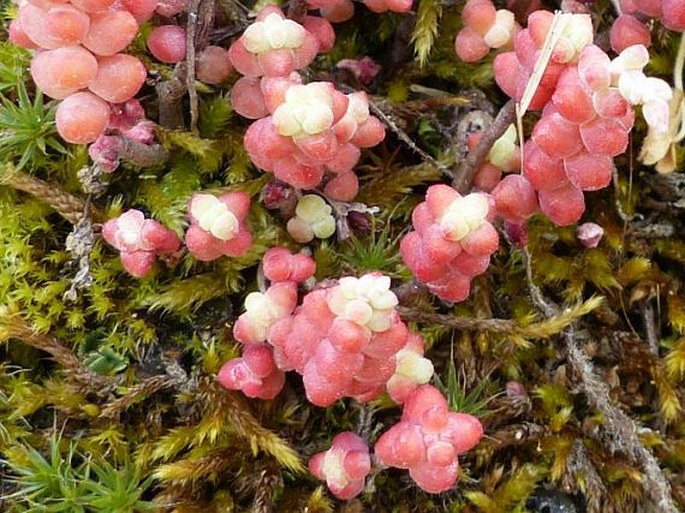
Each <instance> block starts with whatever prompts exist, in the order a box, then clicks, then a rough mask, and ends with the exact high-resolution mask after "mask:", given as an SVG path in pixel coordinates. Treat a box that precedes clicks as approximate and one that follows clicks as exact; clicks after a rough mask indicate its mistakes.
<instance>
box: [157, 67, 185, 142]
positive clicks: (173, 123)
mask: <svg viewBox="0 0 685 513" xmlns="http://www.w3.org/2000/svg"><path fill="white" fill-rule="evenodd" d="M185 77H186V64H185V62H180V63H178V64H177V65H176V68H175V69H174V73H173V75H172V76H171V78H169V80H165V81H163V82H159V83H158V84H157V86H156V87H155V89H156V91H157V98H158V99H159V124H160V125H161V126H163V127H164V128H168V129H170V130H178V129H182V128H183V109H182V107H183V104H182V100H183V95H185V94H186V91H187V86H186V78H185Z"/></svg>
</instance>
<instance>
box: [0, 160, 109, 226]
mask: <svg viewBox="0 0 685 513" xmlns="http://www.w3.org/2000/svg"><path fill="white" fill-rule="evenodd" d="M0 183H2V184H4V185H8V186H9V187H12V188H14V189H17V190H19V191H22V192H25V193H27V194H30V195H31V196H33V197H35V198H36V199H39V200H41V201H43V202H45V203H47V204H48V205H50V206H51V207H52V208H54V209H55V211H56V212H57V213H58V214H59V215H61V216H62V217H63V218H64V219H66V220H67V221H69V222H70V223H72V224H76V223H78V222H79V220H80V219H81V218H82V217H83V215H84V212H85V202H84V201H83V200H81V199H80V198H77V197H76V196H74V195H73V194H70V193H68V192H66V191H63V190H62V189H60V188H59V187H57V186H55V185H51V184H49V183H48V182H46V181H44V180H41V179H40V178H36V177H35V176H31V175H29V174H27V173H24V172H22V171H14V170H7V171H6V173H5V176H4V177H3V178H2V180H1V181H0ZM91 214H92V215H93V217H94V218H102V214H101V213H99V212H97V211H95V210H93V209H92V207H91Z"/></svg>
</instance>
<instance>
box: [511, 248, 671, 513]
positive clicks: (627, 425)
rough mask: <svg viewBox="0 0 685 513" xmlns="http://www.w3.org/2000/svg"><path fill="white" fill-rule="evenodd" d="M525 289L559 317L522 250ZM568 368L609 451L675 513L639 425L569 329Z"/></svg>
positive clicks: (662, 506)
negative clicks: (621, 455) (596, 415)
mask: <svg viewBox="0 0 685 513" xmlns="http://www.w3.org/2000/svg"><path fill="white" fill-rule="evenodd" d="M524 258H525V262H526V275H527V279H528V288H529V291H530V295H531V298H532V299H533V302H534V303H535V305H536V306H537V307H538V309H539V310H541V311H542V312H543V313H544V314H545V315H546V316H548V317H552V316H555V315H559V311H560V309H559V306H558V305H556V304H555V303H554V302H553V301H551V300H550V299H548V298H546V297H544V296H543V294H542V292H541V291H540V289H539V288H538V287H537V286H536V285H535V283H534V282H533V279H532V276H533V271H532V266H531V258H530V254H529V253H528V252H527V251H525V250H524ZM563 339H564V342H565V344H566V351H567V359H568V363H569V367H570V368H571V369H572V370H573V371H574V373H575V374H576V375H577V376H578V377H579V381H580V383H579V388H580V390H581V391H582V392H583V393H584V394H585V396H586V397H587V399H588V402H589V403H590V405H591V406H592V407H593V408H595V409H596V410H597V411H599V412H600V413H601V414H602V415H603V417H604V419H605V424H604V429H605V431H606V433H607V435H608V438H609V440H608V443H609V448H610V450H611V451H612V452H618V451H621V452H625V453H626V454H627V455H628V456H629V457H630V459H631V460H633V461H634V462H635V463H636V464H637V465H639V466H640V467H641V470H642V472H643V473H644V474H645V479H643V480H642V482H643V483H644V489H645V493H646V494H647V496H648V497H649V498H650V500H651V501H652V502H654V504H655V505H656V507H657V511H661V512H663V513H677V512H678V509H677V508H676V506H675V504H674V502H673V498H672V496H671V487H670V484H669V482H668V480H667V479H666V476H665V475H664V473H663V472H662V471H661V468H659V463H658V461H657V460H656V458H655V457H654V455H653V454H652V453H651V452H649V451H648V450H647V449H646V448H645V446H644V445H642V442H641V441H640V438H639V437H638V435H637V433H638V426H637V425H636V424H635V422H634V421H633V419H631V418H630V417H629V416H628V415H627V414H626V413H624V412H623V410H621V409H620V408H619V407H617V406H616V405H615V404H614V403H613V402H612V401H611V396H610V395H609V386H608V385H607V383H606V382H605V381H604V380H602V379H601V377H599V376H598V375H597V373H596V372H595V368H594V365H593V364H592V360H591V359H590V357H589V356H588V354H587V353H586V352H585V350H584V349H583V348H581V347H580V345H579V343H578V340H577V337H576V332H575V329H574V328H573V327H572V326H570V327H568V328H567V329H566V330H565V331H564V335H563Z"/></svg>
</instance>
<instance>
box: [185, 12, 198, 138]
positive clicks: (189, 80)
mask: <svg viewBox="0 0 685 513" xmlns="http://www.w3.org/2000/svg"><path fill="white" fill-rule="evenodd" d="M200 2H201V0H190V3H189V4H188V23H187V24H186V89H187V90H188V98H189V99H190V130H191V131H192V132H193V133H197V119H198V111H199V99H198V96H197V89H195V33H196V31H197V25H198V15H197V13H198V10H199V8H200Z"/></svg>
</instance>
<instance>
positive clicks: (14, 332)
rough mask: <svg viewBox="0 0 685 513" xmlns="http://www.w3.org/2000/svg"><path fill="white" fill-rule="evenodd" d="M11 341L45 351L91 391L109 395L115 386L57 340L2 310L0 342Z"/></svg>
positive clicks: (0, 311) (0, 314)
mask: <svg viewBox="0 0 685 513" xmlns="http://www.w3.org/2000/svg"><path fill="white" fill-rule="evenodd" d="M9 339H16V340H20V341H21V342H23V343H25V344H28V345H30V346H32V347H35V348H36V349H40V350H41V351H45V352H46V353H48V354H49V355H50V356H52V359H53V360H55V361H56V362H57V363H58V364H60V365H61V366H62V367H64V369H65V370H66V371H67V373H68V375H69V376H70V377H72V378H74V379H75V380H76V381H79V382H80V383H82V384H84V385H87V386H88V387H89V389H90V391H92V392H95V393H98V394H102V393H108V392H109V390H111V388H112V386H113V385H114V383H113V381H112V380H110V379H108V378H105V377H103V376H99V375H97V374H94V373H93V372H91V371H90V370H89V369H88V368H87V367H86V366H85V365H83V363H81V360H79V359H78V357H77V356H76V355H75V354H74V352H73V351H72V350H71V349H69V348H68V347H66V346H65V345H63V344H61V343H60V342H59V341H58V340H57V339H55V338H52V337H51V336H49V335H45V334H42V333H36V332H35V331H34V330H33V329H32V328H31V327H30V326H29V325H28V324H26V322H25V321H24V320H23V319H22V318H21V317H20V316H19V315H17V314H12V313H9V312H8V311H7V309H6V308H3V309H0V341H6V340H9Z"/></svg>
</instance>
